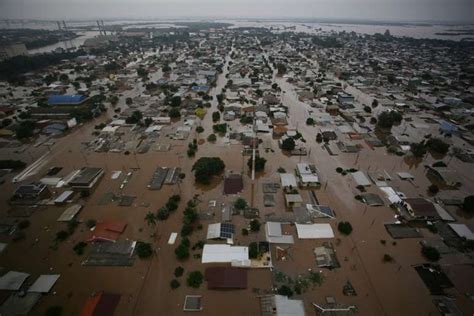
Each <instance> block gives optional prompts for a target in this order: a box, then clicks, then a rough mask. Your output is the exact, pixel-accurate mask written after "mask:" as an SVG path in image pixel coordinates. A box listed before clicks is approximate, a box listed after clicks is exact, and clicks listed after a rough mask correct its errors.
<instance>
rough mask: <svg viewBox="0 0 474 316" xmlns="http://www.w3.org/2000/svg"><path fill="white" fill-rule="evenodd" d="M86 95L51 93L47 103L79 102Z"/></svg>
mask: <svg viewBox="0 0 474 316" xmlns="http://www.w3.org/2000/svg"><path fill="white" fill-rule="evenodd" d="M85 99H86V96H84V95H80V94H71V95H68V94H64V95H57V94H54V95H51V96H50V97H49V98H48V104H49V105H57V104H80V103H82V102H84V100H85Z"/></svg>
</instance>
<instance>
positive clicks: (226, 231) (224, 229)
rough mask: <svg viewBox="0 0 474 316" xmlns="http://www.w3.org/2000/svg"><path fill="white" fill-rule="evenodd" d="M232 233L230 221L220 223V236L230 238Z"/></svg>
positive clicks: (232, 227)
mask: <svg viewBox="0 0 474 316" xmlns="http://www.w3.org/2000/svg"><path fill="white" fill-rule="evenodd" d="M233 234H234V225H233V224H231V223H221V231H220V237H221V238H232V235H233Z"/></svg>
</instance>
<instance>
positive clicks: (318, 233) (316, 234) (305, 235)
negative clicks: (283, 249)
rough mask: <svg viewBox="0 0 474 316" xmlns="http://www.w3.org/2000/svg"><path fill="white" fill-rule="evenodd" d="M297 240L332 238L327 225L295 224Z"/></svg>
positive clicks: (329, 227) (330, 229)
mask: <svg viewBox="0 0 474 316" xmlns="http://www.w3.org/2000/svg"><path fill="white" fill-rule="evenodd" d="M296 231H297V232H298V238H299V239H319V238H334V232H333V230H332V228H331V225H329V224H296Z"/></svg>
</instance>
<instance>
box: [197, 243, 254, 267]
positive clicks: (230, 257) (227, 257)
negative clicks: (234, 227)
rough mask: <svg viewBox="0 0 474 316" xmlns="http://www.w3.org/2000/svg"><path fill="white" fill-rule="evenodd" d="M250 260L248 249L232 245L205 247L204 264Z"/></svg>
mask: <svg viewBox="0 0 474 316" xmlns="http://www.w3.org/2000/svg"><path fill="white" fill-rule="evenodd" d="M245 260H249V249H248V247H242V246H230V245H204V248H203V250H202V258H201V262H202V263H211V262H232V261H245Z"/></svg>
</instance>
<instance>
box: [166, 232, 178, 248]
mask: <svg viewBox="0 0 474 316" xmlns="http://www.w3.org/2000/svg"><path fill="white" fill-rule="evenodd" d="M176 238H178V233H171V235H170V238H169V239H168V245H174V243H175V242H176Z"/></svg>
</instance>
